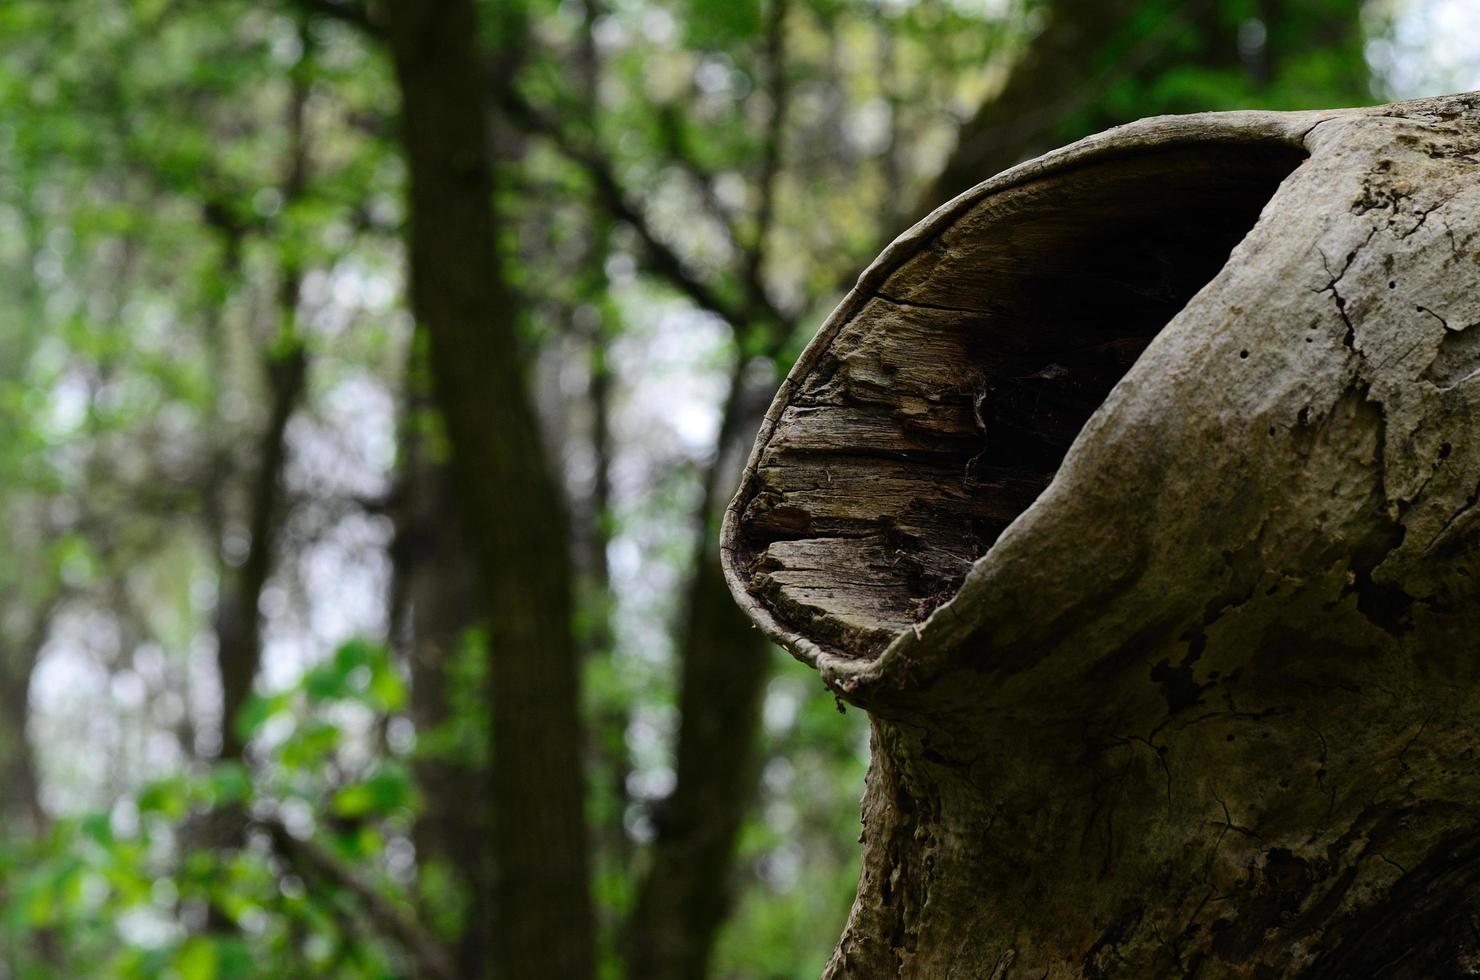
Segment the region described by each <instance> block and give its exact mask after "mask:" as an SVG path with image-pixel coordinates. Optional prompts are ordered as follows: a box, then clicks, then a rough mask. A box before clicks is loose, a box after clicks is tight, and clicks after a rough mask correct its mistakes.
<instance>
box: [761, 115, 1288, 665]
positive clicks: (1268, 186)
mask: <svg viewBox="0 0 1480 980" xmlns="http://www.w3.org/2000/svg"><path fill="white" fill-rule="evenodd" d="M1301 159H1302V155H1301V154H1300V153H1299V152H1298V151H1297V150H1295V149H1293V148H1290V147H1285V146H1278V145H1232V144H1230V145H1227V146H1217V145H1200V146H1196V147H1184V148H1174V149H1163V150H1159V151H1155V152H1145V153H1142V154H1138V155H1132V156H1127V157H1122V158H1117V159H1108V160H1103V161H1098V162H1095V163H1092V164H1089V165H1083V166H1080V167H1078V168H1075V169H1073V170H1070V171H1067V172H1064V173H1059V174H1056V175H1053V176H1050V177H1046V178H1042V179H1039V180H1037V181H1033V182H1030V183H1027V184H1024V185H1020V186H1017V187H1015V188H1011V189H1009V190H1006V191H1003V192H1000V193H998V194H994V195H991V196H989V197H987V198H986V199H984V200H983V201H981V202H979V203H978V204H976V205H975V206H974V207H972V208H971V209H969V210H968V211H966V212H965V213H964V214H963V215H961V216H960V217H959V218H957V219H956V220H955V221H953V222H952V223H951V224H950V225H949V226H948V227H946V229H945V230H944V231H943V232H941V234H940V235H939V236H938V237H937V238H936V239H934V240H933V241H931V242H929V243H928V244H927V245H925V246H924V247H922V248H921V249H920V250H919V251H918V252H917V253H916V254H915V255H914V256H913V257H911V258H909V259H908V260H906V261H905V262H904V263H903V264H902V265H901V266H900V267H899V268H897V269H896V270H895V271H894V272H893V273H892V274H891V275H889V276H888V277H887V278H886V279H885V280H884V282H883V284H882V285H881V286H880V287H878V288H877V289H876V290H875V291H874V292H873V294H872V295H871V296H870V297H869V298H868V299H867V300H866V302H864V303H863V304H862V306H861V307H860V308H858V309H857V311H856V313H855V314H854V315H853V316H852V317H851V318H850V319H849V320H848V321H847V322H845V323H844V324H842V325H841V327H840V328H839V329H838V330H837V331H836V333H835V334H834V336H833V337H832V340H831V342H830V343H828V345H827V346H826V348H825V350H824V351H823V352H822V353H821V355H820V356H819V357H818V358H817V359H816V361H815V363H814V364H813V366H812V368H811V370H810V371H809V372H808V373H807V374H806V375H805V377H803V378H802V379H801V383H800V385H799V386H798V388H797V390H796V393H795V394H794V395H793V397H792V398H791V399H790V400H789V402H788V403H787V405H786V406H785V409H784V413H783V415H782V417H781V419H780V421H779V423H778V424H777V425H776V427H775V430H774V432H773V433H772V434H771V438H770V440H769V441H768V443H767V444H766V446H765V448H764V450H763V452H762V455H761V457H760V462H759V467H758V471H757V472H756V474H755V476H754V478H753V479H752V480H751V481H750V482H749V484H748V485H747V490H746V493H747V496H748V499H747V500H746V503H745V507H744V510H743V513H742V519H741V522H740V528H739V531H740V533H739V536H738V537H739V543H740V545H741V548H740V549H739V551H738V553H737V554H736V555H735V556H734V558H733V560H735V561H738V562H740V563H741V568H742V570H743V571H744V572H746V573H747V574H748V575H749V581H750V590H751V592H752V593H753V594H755V595H756V596H757V597H758V598H760V599H761V601H762V602H764V603H765V605H766V606H767V607H768V608H769V609H770V610H771V612H772V614H773V615H774V616H775V617H776V618H777V619H778V620H779V621H780V622H781V623H782V624H783V625H785V626H786V627H787V628H789V629H792V630H795V631H796V632H797V633H800V634H802V635H805V636H807V637H808V638H809V639H811V640H812V641H813V642H815V643H818V644H820V645H822V646H824V647H827V648H829V649H832V650H834V651H835V652H839V653H843V654H846V655H849V656H858V657H867V656H872V655H875V654H877V653H878V652H879V651H880V650H882V649H883V647H884V646H886V645H887V644H888V642H889V641H890V640H891V639H892V638H893V637H894V636H895V635H897V634H898V632H899V631H900V630H902V629H905V628H907V627H909V626H910V625H911V624H913V623H916V622H918V621H920V620H922V619H924V618H925V617H926V616H928V615H929V613H930V612H931V611H932V610H934V609H935V608H936V607H937V606H938V605H940V604H941V603H942V602H944V601H945V600H946V599H948V598H950V596H951V595H952V594H953V593H954V592H955V590H956V589H957V588H958V587H959V585H960V583H961V580H962V579H963V578H964V576H965V575H966V572H967V570H968V569H969V568H970V566H971V564H972V563H973V562H974V561H975V560H976V559H977V558H979V557H981V556H982V555H983V554H985V553H986V551H987V549H988V548H990V547H991V545H992V543H993V542H994V541H995V540H996V539H997V537H998V535H999V534H1001V533H1002V531H1003V529H1005V528H1006V527H1007V525H1008V524H1009V523H1011V521H1012V520H1013V519H1014V518H1015V517H1017V516H1018V515H1019V514H1020V513H1022V512H1023V510H1025V509H1026V508H1027V507H1028V505H1029V504H1031V503H1032V502H1033V500H1034V499H1035V498H1036V497H1037V496H1038V494H1039V493H1041V492H1042V490H1043V489H1044V488H1045V487H1046V486H1047V485H1048V483H1049V482H1050V480H1051V479H1052V478H1053V475H1054V472H1055V470H1056V469H1057V468H1058V466H1059V463H1060V462H1061V461H1062V460H1063V458H1064V454H1065V453H1066V451H1067V450H1068V448H1069V446H1070V444H1071V443H1072V442H1073V440H1074V438H1075V437H1076V436H1077V435H1078V433H1079V431H1080V429H1081V428H1082V427H1083V425H1084V423H1085V421H1086V420H1087V419H1088V418H1089V417H1090V415H1091V414H1092V413H1093V412H1094V410H1095V409H1096V408H1097V407H1098V406H1099V405H1100V404H1101V403H1102V402H1103V401H1104V399H1105V397H1106V395H1107V394H1108V393H1109V391H1110V389H1111V388H1112V387H1113V386H1114V385H1115V383H1116V382H1117V381H1119V380H1120V378H1121V377H1122V376H1123V375H1124V374H1125V372H1126V371H1127V370H1128V369H1129V368H1130V366H1131V364H1133V363H1134V361H1135V359H1136V358H1137V356H1138V355H1139V354H1140V353H1141V351H1142V350H1143V349H1145V347H1146V345H1147V344H1148V343H1149V342H1150V341H1151V339H1152V338H1153V337H1154V336H1155V335H1156V333H1157V331H1159V330H1160V329H1161V328H1162V327H1163V326H1164V325H1165V324H1166V323H1167V322H1168V321H1169V320H1170V319H1171V318H1172V317H1173V316H1175V314H1176V313H1177V312H1178V311H1179V310H1180V309H1181V308H1182V307H1183V306H1185V305H1186V304H1187V302H1188V301H1189V300H1190V299H1191V298H1192V296H1193V295H1194V294H1195V293H1196V292H1197V291H1198V290H1199V289H1200V288H1201V287H1202V286H1203V285H1205V284H1206V283H1207V282H1208V281H1210V280H1211V279H1212V278H1213V277H1214V276H1215V275H1216V274H1217V273H1218V271H1219V269H1221V268H1222V266H1223V265H1224V263H1225V262H1226V261H1227V259H1228V256H1229V253H1230V251H1231V250H1232V249H1233V247H1234V246H1235V245H1236V244H1237V243H1238V242H1239V241H1240V240H1241V239H1242V238H1243V237H1244V236H1245V234H1247V232H1248V231H1249V229H1250V228H1252V227H1253V225H1254V223H1255V222H1256V221H1257V219H1258V217H1259V213H1260V210H1261V209H1262V208H1263V206H1264V204H1265V203H1266V202H1267V201H1268V200H1269V199H1270V197H1271V196H1273V194H1274V191H1275V189H1276V188H1277V187H1278V185H1279V183H1280V181H1281V180H1283V179H1284V178H1285V177H1286V176H1287V175H1288V174H1289V173H1290V172H1291V171H1292V170H1293V169H1294V168H1295V167H1296V166H1298V165H1299V163H1300V161H1301Z"/></svg>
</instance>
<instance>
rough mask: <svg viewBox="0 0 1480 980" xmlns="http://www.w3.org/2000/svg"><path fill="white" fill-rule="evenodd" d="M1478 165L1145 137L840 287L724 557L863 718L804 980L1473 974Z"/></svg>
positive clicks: (761, 457) (1465, 105)
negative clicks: (853, 859) (849, 860)
mask: <svg viewBox="0 0 1480 980" xmlns="http://www.w3.org/2000/svg"><path fill="white" fill-rule="evenodd" d="M1477 155H1480V96H1475V95H1469V96H1455V97H1448V98H1442V99H1432V100H1425V101H1421V102H1414V103H1402V104H1397V105H1391V106H1383V107H1377V108H1374V109H1366V110H1340V111H1332V112H1310V113H1264V112H1241V113H1227V114H1214V115H1205V116H1189V117H1174V118H1161V119H1152V120H1147V121H1145V122H1142V123H1137V124H1133V125H1130V126H1127V127H1122V128H1121V129H1118V130H1113V131H1111V132H1108V133H1105V134H1102V135H1100V136H1097V137H1091V138H1089V139H1087V140H1084V141H1082V142H1080V143H1078V144H1075V145H1074V146H1071V147H1068V148H1066V149H1064V150H1061V151H1057V152H1055V153H1052V154H1049V155H1048V156H1046V157H1043V158H1041V159H1039V160H1035V161H1031V162H1029V163H1026V164H1024V165H1022V166H1019V167H1016V168H1014V169H1012V170H1010V171H1008V172H1006V173H1004V174H1002V175H1000V176H998V177H996V178H994V179H992V180H990V181H987V182H986V183H984V184H981V185H979V186H977V187H976V188H974V189H973V190H971V191H969V192H967V193H966V194H964V195H962V196H961V197H959V198H957V199H956V200H955V201H953V202H951V203H950V204H948V205H946V206H945V207H943V208H942V209H940V210H939V211H937V212H936V213H935V214H933V215H932V216H931V217H930V218H928V219H926V220H925V221H924V222H922V223H920V224H919V225H917V226H916V227H915V228H913V229H912V230H911V231H909V232H908V233H906V234H905V235H904V236H903V237H901V238H900V239H899V240H898V241H896V242H895V243H894V244H893V245H891V246H890V247H889V248H888V249H887V250H886V251H885V252H884V254H883V255H882V256H880V258H879V259H878V260H877V261H876V262H875V263H874V265H873V266H872V267H871V268H870V269H869V270H868V271H867V272H865V273H864V275H863V277H862V278H861V279H860V282H859V285H858V287H857V288H856V289H855V290H854V292H853V293H851V294H850V295H849V296H848V297H847V298H846V299H845V300H844V302H843V303H842V305H841V306H840V307H839V309H838V310H837V311H836V312H835V313H834V314H833V316H832V317H831V318H830V319H829V320H828V322H827V323H826V324H825V325H824V326H823V328H822V329H821V331H820V332H819V334H818V336H817V337H816V338H815V339H814V341H813V342H812V344H811V345H810V346H809V347H808V349H807V351H806V352H805V353H804V354H803V355H802V358H801V360H800V361H799V362H798V364H797V366H796V367H795V368H794V369H793V371H792V373H791V375H790V376H789V377H788V379H787V381H786V382H785V383H784V384H783V386H782V389H781V392H780V394H779V395H778V397H777V400H776V402H775V403H774V404H773V406H772V410H771V412H770V413H769V415H768V417H767V421H766V423H765V424H764V425H763V426H762V430H761V435H760V438H759V440H758V442H757V445H756V448H755V451H754V453H753V455H752V457H751V461H750V464H749V466H748V468H747V473H746V477H745V479H744V480H743V482H742V486H741V489H740V492H739V494H738V495H737V497H736V499H735V501H734V503H733V504H732V505H731V508H730V510H729V511H728V513H727V516H726V525H725V531H724V544H723V548H722V557H723V563H724V567H725V571H726V574H727V576H728V577H729V580H730V583H731V587H732V589H733V591H734V592H735V594H736V596H737V598H738V599H739V601H740V603H741V604H742V606H743V607H744V608H746V610H747V611H748V612H749V613H750V615H751V616H752V618H753V619H754V620H755V621H756V622H757V623H759V624H760V625H761V627H762V628H763V629H765V630H766V631H767V632H768V633H769V634H770V635H771V636H773V637H774V638H776V639H777V640H778V641H779V642H781V643H783V644H784V645H785V646H787V647H788V648H789V649H790V650H791V651H792V652H793V653H794V654H795V655H796V656H798V657H799V658H800V659H801V660H803V661H804V662H806V663H808V664H810V665H811V666H813V667H814V668H816V669H817V670H818V671H819V672H820V674H821V676H822V678H823V679H824V681H825V682H826V683H828V684H829V685H830V687H831V688H832V689H833V690H834V691H835V692H836V693H837V694H838V696H839V697H841V698H844V699H846V700H848V701H850V702H852V703H854V704H857V705H859V706H861V707H864V708H866V709H867V710H869V712H870V714H871V717H872V725H873V745H874V760H873V764H872V767H871V770H870V774H869V779H868V787H867V790H866V794H865V798H864V803H863V822H864V837H863V840H864V857H863V872H862V875H861V878H860V883H859V890H858V895H857V898H856V900H855V903H854V907H853V911H852V914H851V916H850V920H849V923H848V926H847V929H846V931H845V933H844V935H843V937H842V939H841V940H840V942H839V945H838V948H837V951H836V953H835V954H834V957H833V959H832V961H831V963H830V964H829V966H828V969H827V973H826V975H827V976H828V977H839V978H841V977H880V976H909V977H945V976H983V977H993V978H1001V977H1044V976H1047V977H1110V976H1126V977H1143V976H1198V977H1225V976H1258V977H1312V978H1313V977H1358V976H1362V977H1365V976H1384V977H1413V978H1419V977H1441V976H1442V977H1447V976H1461V975H1471V974H1472V973H1473V971H1474V970H1475V968H1476V965H1477V963H1480V945H1477V940H1476V939H1475V936H1476V924H1477V923H1480V857H1477V855H1480V767H1477V765H1476V763H1475V760H1474V752H1473V747H1472V742H1473V732H1474V731H1475V727H1476V725H1477V724H1480V697H1477V696H1476V694H1475V693H1474V692H1475V691H1476V689H1477V688H1476V684H1475V681H1476V680H1477V679H1480V678H1477V677H1476V674H1477V673H1480V671H1477V668H1476V667H1475V666H1474V665H1473V664H1472V663H1471V662H1470V661H1471V659H1472V658H1470V657H1469V656H1468V655H1469V654H1471V653H1473V652H1474V651H1475V649H1476V641H1475V639H1474V637H1475V636H1476V635H1477V634H1476V629H1477V627H1480V603H1477V601H1476V599H1475V594H1476V593H1475V589H1474V585H1473V580H1472V575H1473V569H1474V567H1475V565H1474V562H1475V559H1476V551H1477V549H1480V509H1477V508H1476V507H1475V501H1476V498H1477V497H1480V449H1477V448H1476V447H1477V446H1480V440H1477V439H1476V435H1477V433H1476V431H1475V425H1476V423H1475V421H1474V420H1475V419H1476V418H1477V417H1480V416H1477V414H1476V408H1477V403H1480V344H1477V343H1476V341H1477V338H1480V334H1477V335H1475V336H1472V335H1471V331H1472V330H1474V329H1475V326H1474V325H1477V324H1480V291H1477V289H1476V286H1477V280H1480V272H1477V255H1480V182H1477V181H1476V180H1475V176H1474V168H1475V167H1476V166H1477V164H1476V160H1477V158H1480V156H1477Z"/></svg>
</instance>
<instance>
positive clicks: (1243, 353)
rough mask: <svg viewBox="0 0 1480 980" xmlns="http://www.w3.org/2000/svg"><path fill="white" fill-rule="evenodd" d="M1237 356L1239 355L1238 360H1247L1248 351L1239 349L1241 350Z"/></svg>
mask: <svg viewBox="0 0 1480 980" xmlns="http://www.w3.org/2000/svg"><path fill="white" fill-rule="evenodd" d="M1238 356H1239V360H1241V361H1247V360H1248V359H1249V352H1248V351H1246V350H1241V351H1239V352H1238Z"/></svg>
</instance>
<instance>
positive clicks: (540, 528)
mask: <svg viewBox="0 0 1480 980" xmlns="http://www.w3.org/2000/svg"><path fill="white" fill-rule="evenodd" d="M389 14H390V17H389V25H388V37H389V40H390V45H391V52H392V57H393V59H394V62H395V67H396V74H397V77H398V80H399V82H400V90H401V98H402V106H401V117H402V127H403V140H404V146H405V151H406V161H407V168H408V173H409V178H410V188H409V191H410V212H411V228H410V260H411V303H412V309H413V311H414V312H415V314H416V317H417V319H418V320H419V321H420V322H421V324H422V325H423V326H424V327H425V329H426V331H427V337H428V341H429V346H430V357H431V367H432V380H433V388H434V391H435V393H436V397H437V400H438V403H439V406H440V408H441V410H442V417H443V420H444V422H445V423H446V426H447V433H448V439H449V442H450V444H451V447H452V471H453V475H454V477H455V479H456V483H457V496H458V499H459V502H460V504H461V506H462V515H463V520H464V523H465V526H466V528H467V531H468V536H469V544H470V547H471V550H472V553H473V556H474V558H475V559H476V561H477V566H478V570H479V572H480V574H481V579H482V589H483V603H484V608H485V609H486V611H487V614H488V624H489V646H490V662H489V667H490V684H491V692H492V695H491V705H490V711H491V714H492V725H491V729H492V745H491V749H492V752H491V758H490V762H491V766H492V779H491V785H492V794H491V799H489V800H488V801H486V805H488V806H489V807H490V808H491V830H492V838H493V859H494V863H495V866H496V879H495V884H494V895H493V898H494V909H493V922H492V929H491V933H492V936H493V953H492V956H493V964H494V967H495V969H496V972H497V973H498V975H499V976H503V977H562V978H565V977H570V978H580V977H583V976H589V975H591V973H592V971H593V952H592V939H591V928H592V927H591V906H590V896H589V892H588V870H587V869H588V860H587V842H586V825H585V817H584V812H583V798H582V794H583V780H582V774H581V757H580V746H581V732H580V719H579V714H578V701H577V684H576V651H575V643H574V639H573V636H572V632H571V603H572V600H571V559H570V554H569V552H568V547H567V528H566V517H565V514H564V511H563V507H562V502H561V490H560V487H559V485H558V484H557V483H556V481H555V480H554V478H553V475H552V473H551V470H550V468H549V465H548V461H547V459H546V456H545V452H544V449H543V447H542V446H541V444H540V438H539V431H538V427H537V424H536V419H535V415H534V410H533V407H532V405H531V402H530V399H529V396H528V392H527V391H526V390H525V387H524V377H523V372H522V371H521V366H520V363H519V349H518V342H517V336H516V326H517V321H516V315H515V310H514V306H513V302H512V298H511V295H510V292H509V289H508V287H507V284H506V283H505V281H504V279H503V276H502V269H501V265H500V259H499V253H498V247H497V229H496V226H495V222H494V209H493V187H492V176H491V172H490V161H489V154H488V149H487V146H486V142H485V126H484V123H485V120H486V113H485V106H484V84H483V78H482V74H481V72H480V65H479V59H478V52H477V47H476V42H477V33H478V23H477V17H476V14H475V11H474V7H473V4H472V2H471V0H396V2H393V3H391V4H390V5H389ZM470 802H471V801H470Z"/></svg>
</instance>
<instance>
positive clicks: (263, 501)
mask: <svg viewBox="0 0 1480 980" xmlns="http://www.w3.org/2000/svg"><path fill="white" fill-rule="evenodd" d="M306 38H307V35H306V32H305V41H306ZM307 56H308V55H307V52H306V50H305V54H304V56H303V57H305V58H306V57H307ZM307 101H308V83H307V81H306V79H305V78H303V77H302V66H300V69H299V77H296V78H295V79H294V81H293V86H292V91H291V93H290V95H289V102H288V120H287V122H288V130H289V134H290V135H289V150H288V161H287V167H286V172H285V174H284V178H283V188H282V189H283V200H284V202H285V203H287V204H292V203H294V202H296V201H297V200H298V199H299V198H301V197H302V196H303V193H304V190H305V188H306V186H307V181H308V144H307V138H306V134H305V110H306V107H307ZM229 234H235V232H229ZM234 247H235V246H234V244H228V251H231V250H232V249H234ZM232 265H233V266H234V265H235V263H234V261H233V263H232ZM279 277H280V278H279V282H278V310H277V312H278V321H279V324H280V327H279V333H278V336H277V337H276V338H274V339H273V340H272V342H271V343H270V344H269V346H268V348H267V350H266V352H265V353H264V354H263V359H262V371H263V376H264V379H265V380H266V382H267V394H268V411H267V420H266V423H265V425H264V426H263V429H262V433H261V435H260V436H259V438H258V445H257V454H256V459H255V465H256V469H255V470H254V471H252V473H251V475H250V477H249V478H248V479H249V480H250V495H249V497H248V504H247V515H246V517H247V534H248V544H247V553H246V556H245V557H244V558H243V560H242V562H241V564H240V566H238V567H235V568H233V567H231V566H230V565H229V564H225V563H223V565H222V568H221V589H220V593H219V598H218V600H217V608H216V665H217V669H218V670H219V672H220V676H221V757H222V758H225V759H239V758H241V756H242V753H243V752H244V751H245V749H246V743H245V740H244V739H243V737H242V733H241V732H240V731H238V729H237V719H238V717H239V716H240V714H241V709H242V706H243V705H245V704H246V702H247V699H248V698H249V697H251V694H252V685H253V683H254V682H255V681H256V679H257V671H258V668H259V667H260V666H261V662H262V614H261V610H260V608H259V606H260V604H261V601H262V591H263V589H265V588H266V586H267V581H268V578H269V577H270V576H271V574H272V564H273V558H274V552H275V551H276V550H277V538H278V529H279V525H280V523H281V520H282V516H283V515H282V497H283V473H284V470H285V469H286V467H287V462H288V444H287V434H288V422H289V420H291V419H292V417H293V413H294V411H296V410H297V407H298V403H299V401H301V400H302V397H303V392H304V387H305V385H306V383H307V380H308V353H307V351H306V350H305V349H304V346H303V341H302V338H301V337H300V336H299V335H298V330H297V317H298V300H299V291H300V288H301V285H302V279H303V274H302V270H301V269H300V268H299V267H298V262H297V260H296V259H286V260H285V261H284V262H283V263H282V265H281V267H280V269H279Z"/></svg>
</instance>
